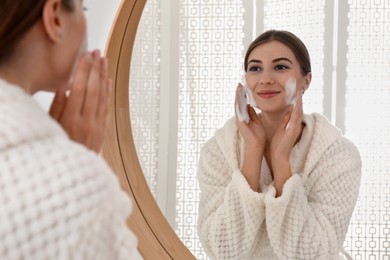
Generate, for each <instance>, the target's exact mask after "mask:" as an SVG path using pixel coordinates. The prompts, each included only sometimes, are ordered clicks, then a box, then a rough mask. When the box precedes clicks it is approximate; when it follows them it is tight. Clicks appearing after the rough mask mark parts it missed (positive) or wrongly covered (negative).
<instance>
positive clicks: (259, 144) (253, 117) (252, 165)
mask: <svg viewBox="0 0 390 260" xmlns="http://www.w3.org/2000/svg"><path fill="white" fill-rule="evenodd" d="M242 87H243V86H242V85H241V84H239V85H238V87H237V91H236V99H235V107H237V106H239V102H240V94H239V93H240V91H241V89H242ZM247 109H248V114H249V122H248V123H246V122H244V121H241V120H239V119H238V118H239V117H238V116H237V114H236V124H237V127H238V130H239V132H240V133H241V135H242V136H243V138H244V141H245V144H246V146H245V151H243V153H244V154H243V162H242V169H241V172H242V174H243V175H244V177H245V179H246V180H247V182H248V184H249V187H251V189H252V190H253V191H256V192H259V191H260V170H261V163H262V160H263V155H264V151H265V145H266V143H267V138H266V133H265V130H264V127H263V124H262V122H261V120H260V118H259V117H258V115H257V114H256V111H255V110H254V109H253V107H251V106H250V105H247Z"/></svg>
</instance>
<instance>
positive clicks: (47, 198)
mask: <svg viewBox="0 0 390 260" xmlns="http://www.w3.org/2000/svg"><path fill="white" fill-rule="evenodd" d="M0 205H1V206H0V259H39V260H41V259H140V258H141V256H140V255H139V253H138V251H137V239H136V237H135V236H134V235H133V233H132V232H131V231H130V230H129V229H128V228H127V226H126V223H125V221H126V219H127V217H128V215H129V214H130V211H131V200H130V198H129V197H128V196H127V194H126V193H125V192H123V191H121V189H120V185H119V182H118V179H117V177H116V176H115V175H114V173H113V172H112V171H111V170H110V168H109V167H108V165H107V164H106V163H105V162H104V161H103V160H101V159H100V158H99V157H98V155H97V154H96V153H94V152H92V151H89V150H88V149H86V148H85V147H84V146H82V145H79V144H77V143H74V142H72V141H71V140H70V139H69V138H68V137H67V135H66V133H65V132H64V131H63V129H62V128H61V126H60V125H59V124H58V123H57V122H56V121H54V120H53V119H51V117H50V116H49V115H48V114H47V113H46V112H45V111H43V110H42V109H41V108H40V106H39V105H38V104H37V103H36V102H35V101H34V99H33V98H32V97H31V96H29V95H28V94H26V93H25V92H24V91H23V90H22V89H21V88H19V87H16V86H13V85H11V84H9V83H6V82H5V81H3V80H1V79H0Z"/></svg>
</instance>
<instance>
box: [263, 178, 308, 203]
mask: <svg viewBox="0 0 390 260" xmlns="http://www.w3.org/2000/svg"><path fill="white" fill-rule="evenodd" d="M300 185H301V176H299V175H298V174H293V176H291V177H290V178H289V179H288V180H287V181H286V183H285V184H284V185H283V191H282V195H281V196H280V197H278V198H275V196H276V189H275V186H274V185H273V183H272V184H271V185H270V186H269V187H268V190H267V191H266V193H265V198H264V201H265V204H266V205H268V204H270V203H276V202H277V201H278V202H279V203H282V204H284V203H288V202H289V201H290V199H291V197H292V196H293V193H295V192H296V191H297V189H299V186H300Z"/></svg>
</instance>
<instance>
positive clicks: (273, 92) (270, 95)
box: [256, 90, 280, 98]
mask: <svg viewBox="0 0 390 260" xmlns="http://www.w3.org/2000/svg"><path fill="white" fill-rule="evenodd" d="M279 93H280V91H276V90H263V91H260V92H257V93H256V94H257V95H258V96H260V97H261V98H273V97H274V96H276V95H278V94H279Z"/></svg>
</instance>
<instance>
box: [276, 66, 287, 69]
mask: <svg viewBox="0 0 390 260" xmlns="http://www.w3.org/2000/svg"><path fill="white" fill-rule="evenodd" d="M275 69H276V70H285V69H288V67H287V66H285V65H276V66H275Z"/></svg>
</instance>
